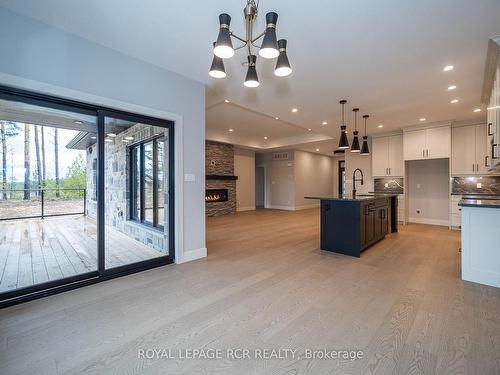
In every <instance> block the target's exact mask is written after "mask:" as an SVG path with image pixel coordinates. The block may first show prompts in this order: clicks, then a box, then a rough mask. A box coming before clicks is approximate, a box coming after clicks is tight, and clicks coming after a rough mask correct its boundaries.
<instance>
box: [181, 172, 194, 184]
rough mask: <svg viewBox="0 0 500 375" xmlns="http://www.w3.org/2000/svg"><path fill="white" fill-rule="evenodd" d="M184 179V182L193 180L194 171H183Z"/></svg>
mask: <svg viewBox="0 0 500 375" xmlns="http://www.w3.org/2000/svg"><path fill="white" fill-rule="evenodd" d="M184 181H186V182H194V181H196V175H195V174H194V173H185V174H184Z"/></svg>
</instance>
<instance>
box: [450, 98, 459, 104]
mask: <svg viewBox="0 0 500 375" xmlns="http://www.w3.org/2000/svg"><path fill="white" fill-rule="evenodd" d="M450 103H452V104H455V103H458V99H453V100H452V101H451V102H450Z"/></svg>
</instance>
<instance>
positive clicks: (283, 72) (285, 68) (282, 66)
mask: <svg viewBox="0 0 500 375" xmlns="http://www.w3.org/2000/svg"><path fill="white" fill-rule="evenodd" d="M286 45H287V42H286V39H280V40H278V49H279V53H280V54H279V56H278V60H277V61H276V69H275V70H274V75H275V76H277V77H286V76H289V75H290V74H292V68H291V67H290V62H289V61H288V56H287V55H286Z"/></svg>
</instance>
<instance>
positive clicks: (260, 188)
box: [255, 167, 266, 208]
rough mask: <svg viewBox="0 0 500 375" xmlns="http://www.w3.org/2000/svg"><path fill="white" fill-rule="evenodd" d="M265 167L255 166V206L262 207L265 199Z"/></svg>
mask: <svg viewBox="0 0 500 375" xmlns="http://www.w3.org/2000/svg"><path fill="white" fill-rule="evenodd" d="M265 181H266V179H265V169H264V167H255V207H256V208H264V207H265V201H266V188H265Z"/></svg>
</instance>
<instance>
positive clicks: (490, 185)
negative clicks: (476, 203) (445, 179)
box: [451, 176, 500, 195]
mask: <svg viewBox="0 0 500 375" xmlns="http://www.w3.org/2000/svg"><path fill="white" fill-rule="evenodd" d="M451 193H452V194H488V195H500V176H466V177H453V179H452V187H451Z"/></svg>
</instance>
